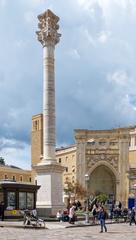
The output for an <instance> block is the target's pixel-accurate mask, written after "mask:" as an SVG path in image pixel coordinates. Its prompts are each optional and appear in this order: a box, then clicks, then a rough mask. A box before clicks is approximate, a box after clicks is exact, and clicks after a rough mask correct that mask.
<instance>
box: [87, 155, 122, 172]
mask: <svg viewBox="0 0 136 240" xmlns="http://www.w3.org/2000/svg"><path fill="white" fill-rule="evenodd" d="M118 160H119V157H118V155H117V156H116V155H105V154H101V155H91V156H90V157H87V166H88V167H89V168H91V167H92V166H93V165H95V164H96V163H97V162H101V161H106V162H108V163H109V164H110V165H111V166H112V167H114V168H115V169H116V170H118Z"/></svg>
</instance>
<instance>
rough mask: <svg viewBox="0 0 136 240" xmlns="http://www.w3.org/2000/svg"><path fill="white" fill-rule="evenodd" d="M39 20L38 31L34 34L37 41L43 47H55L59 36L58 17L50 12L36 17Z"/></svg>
mask: <svg viewBox="0 0 136 240" xmlns="http://www.w3.org/2000/svg"><path fill="white" fill-rule="evenodd" d="M38 19H39V24H38V27H39V31H37V32H36V34H37V36H38V40H39V41H40V42H41V44H42V45H43V47H45V46H47V45H49V44H52V45H56V44H57V43H58V42H59V39H60V37H61V34H60V33H58V32H57V30H58V29H59V25H58V24H57V23H58V21H59V17H57V16H56V15H55V14H54V13H52V12H51V11H50V10H47V11H46V12H45V13H43V14H41V15H39V16H38Z"/></svg>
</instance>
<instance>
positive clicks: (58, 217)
mask: <svg viewBox="0 0 136 240" xmlns="http://www.w3.org/2000/svg"><path fill="white" fill-rule="evenodd" d="M62 217H63V214H62V212H61V210H59V211H58V212H57V214H56V218H57V219H58V220H59V221H60V222H62Z"/></svg>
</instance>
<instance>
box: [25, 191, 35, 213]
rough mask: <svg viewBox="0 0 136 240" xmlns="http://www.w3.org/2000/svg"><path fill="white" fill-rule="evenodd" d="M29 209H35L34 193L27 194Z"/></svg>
mask: <svg viewBox="0 0 136 240" xmlns="http://www.w3.org/2000/svg"><path fill="white" fill-rule="evenodd" d="M27 208H28V209H34V193H27Z"/></svg>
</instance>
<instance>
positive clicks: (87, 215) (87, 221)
mask: <svg viewBox="0 0 136 240" xmlns="http://www.w3.org/2000/svg"><path fill="white" fill-rule="evenodd" d="M88 182H89V175H88V174H85V185H86V191H87V199H86V214H85V223H89V198H88Z"/></svg>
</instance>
